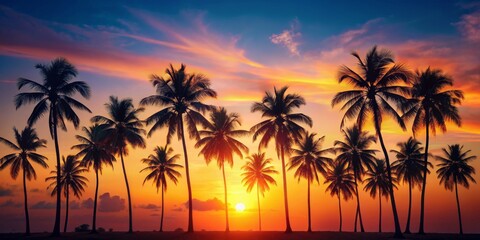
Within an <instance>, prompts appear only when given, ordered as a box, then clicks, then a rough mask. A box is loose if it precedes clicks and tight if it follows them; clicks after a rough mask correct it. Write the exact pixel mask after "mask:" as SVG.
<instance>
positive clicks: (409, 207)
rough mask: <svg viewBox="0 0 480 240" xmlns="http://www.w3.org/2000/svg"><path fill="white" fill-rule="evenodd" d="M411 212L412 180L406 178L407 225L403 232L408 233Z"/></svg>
mask: <svg viewBox="0 0 480 240" xmlns="http://www.w3.org/2000/svg"><path fill="white" fill-rule="evenodd" d="M411 213H412V182H411V180H410V179H409V180H408V216H407V226H406V227H405V233H407V234H410V217H411Z"/></svg>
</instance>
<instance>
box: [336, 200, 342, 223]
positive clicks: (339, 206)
mask: <svg viewBox="0 0 480 240" xmlns="http://www.w3.org/2000/svg"><path fill="white" fill-rule="evenodd" d="M340 194H341V193H340V192H339V193H338V195H337V196H338V212H339V213H340V229H339V232H342V202H341V200H340Z"/></svg>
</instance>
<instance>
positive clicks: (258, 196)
mask: <svg viewBox="0 0 480 240" xmlns="http://www.w3.org/2000/svg"><path fill="white" fill-rule="evenodd" d="M257 205H258V231H262V218H261V216H260V191H259V189H258V183H257Z"/></svg>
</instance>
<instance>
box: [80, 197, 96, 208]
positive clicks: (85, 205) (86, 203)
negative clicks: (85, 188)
mask: <svg viewBox="0 0 480 240" xmlns="http://www.w3.org/2000/svg"><path fill="white" fill-rule="evenodd" d="M93 205H94V202H93V199H92V198H88V199H87V200H83V201H82V207H83V208H93Z"/></svg>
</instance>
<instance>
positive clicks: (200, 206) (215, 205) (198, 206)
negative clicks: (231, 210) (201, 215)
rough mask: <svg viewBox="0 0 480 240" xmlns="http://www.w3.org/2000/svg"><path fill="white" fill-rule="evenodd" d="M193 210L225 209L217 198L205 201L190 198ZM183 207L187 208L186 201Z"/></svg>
mask: <svg viewBox="0 0 480 240" xmlns="http://www.w3.org/2000/svg"><path fill="white" fill-rule="evenodd" d="M192 203H193V210H196V211H219V210H224V209H225V204H224V203H223V202H222V201H220V200H219V199H218V198H212V199H207V200H205V201H202V200H199V199H196V198H194V199H192ZM183 205H184V206H185V208H188V202H185V203H184V204H183Z"/></svg>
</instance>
